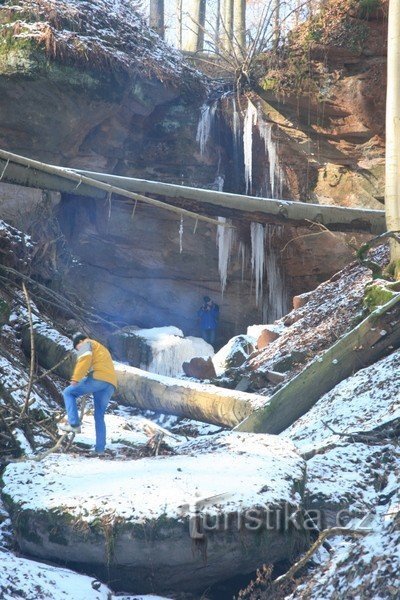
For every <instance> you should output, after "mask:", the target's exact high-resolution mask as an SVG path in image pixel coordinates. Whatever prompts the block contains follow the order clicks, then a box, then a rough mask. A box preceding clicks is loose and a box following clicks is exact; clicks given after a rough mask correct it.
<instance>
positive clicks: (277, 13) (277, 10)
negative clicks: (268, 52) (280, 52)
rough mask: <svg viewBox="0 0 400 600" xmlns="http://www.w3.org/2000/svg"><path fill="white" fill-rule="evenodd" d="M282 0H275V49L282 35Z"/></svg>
mask: <svg viewBox="0 0 400 600" xmlns="http://www.w3.org/2000/svg"><path fill="white" fill-rule="evenodd" d="M280 9H281V0H275V6H274V50H275V51H277V49H278V46H279V39H280V35H281V10H280Z"/></svg>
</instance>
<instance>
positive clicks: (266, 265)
mask: <svg viewBox="0 0 400 600" xmlns="http://www.w3.org/2000/svg"><path fill="white" fill-rule="evenodd" d="M282 230H283V228H282V226H280V225H273V224H269V223H267V225H265V227H264V226H263V225H261V223H251V230H250V233H251V269H252V273H253V277H254V280H255V295H256V303H257V305H262V309H263V321H264V322H265V323H273V322H274V321H275V320H276V319H280V318H281V317H282V316H283V315H285V314H286V313H287V311H288V308H289V306H288V294H287V290H286V284H285V278H284V275H283V272H282V266H281V261H280V257H279V253H278V251H277V247H276V244H275V243H274V241H276V240H277V239H281V238H282ZM265 279H266V286H265ZM265 287H266V288H267V294H266V295H265V297H264V288H265Z"/></svg>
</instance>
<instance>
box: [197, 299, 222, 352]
mask: <svg viewBox="0 0 400 600" xmlns="http://www.w3.org/2000/svg"><path fill="white" fill-rule="evenodd" d="M203 300H204V304H203V306H202V307H201V308H200V310H199V311H198V312H197V316H198V317H199V319H200V330H201V337H202V338H203V340H205V341H206V342H208V343H209V344H211V345H212V346H214V344H215V338H216V333H217V325H218V318H219V306H218V304H215V302H213V301H212V300H211V298H209V297H208V296H204V298H203Z"/></svg>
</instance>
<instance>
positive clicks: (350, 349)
mask: <svg viewBox="0 0 400 600" xmlns="http://www.w3.org/2000/svg"><path fill="white" fill-rule="evenodd" d="M399 346H400V294H396V295H394V297H393V298H391V299H390V300H389V301H388V302H387V303H386V304H384V305H383V306H380V307H378V308H377V309H376V310H374V311H373V312H372V313H371V314H370V315H369V316H368V317H367V318H365V319H364V320H363V321H362V322H361V323H360V324H359V325H358V326H357V327H355V328H354V329H352V330H351V331H350V332H349V333H347V334H346V335H344V336H343V337H342V338H341V339H340V340H339V341H338V342H336V344H334V345H333V346H331V347H330V348H329V350H327V351H326V352H325V353H324V354H322V355H321V356H319V357H317V358H316V359H315V360H314V361H313V362H312V363H311V364H309V365H308V366H307V367H306V368H305V369H304V370H303V371H302V372H301V373H299V375H297V376H296V377H294V378H293V379H292V380H291V381H289V382H288V383H287V384H286V385H285V386H283V387H282V388H281V389H280V390H278V391H277V392H276V393H275V394H273V395H272V396H271V397H270V398H269V400H268V401H267V403H266V405H265V406H264V407H263V408H260V409H258V410H256V411H255V412H254V413H253V414H251V415H250V416H249V417H247V418H246V419H245V420H244V421H243V422H242V423H240V425H239V426H238V427H236V430H237V431H247V432H253V433H274V434H278V433H281V432H282V431H284V430H285V429H287V428H288V427H290V425H292V424H293V423H294V422H295V421H297V419H299V418H300V417H301V416H302V415H304V414H305V413H306V412H308V411H309V410H310V408H312V407H313V406H314V404H316V402H317V401H318V400H319V399H320V398H321V397H322V396H323V395H324V394H326V393H327V392H329V391H330V390H331V389H333V388H334V387H335V385H337V384H338V383H340V382H341V381H343V380H344V379H346V378H347V377H349V376H350V375H352V374H353V373H355V372H356V371H359V370H360V369H361V368H363V367H366V366H367V365H370V364H372V363H374V362H376V361H377V360H379V359H381V358H382V357H384V356H386V355H387V354H389V353H390V352H391V351H393V349H395V348H398V347H399ZM393 376H395V375H393Z"/></svg>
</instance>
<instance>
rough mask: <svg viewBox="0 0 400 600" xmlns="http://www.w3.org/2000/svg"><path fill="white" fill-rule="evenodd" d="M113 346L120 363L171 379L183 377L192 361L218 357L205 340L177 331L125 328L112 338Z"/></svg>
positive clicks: (166, 328)
mask: <svg viewBox="0 0 400 600" xmlns="http://www.w3.org/2000/svg"><path fill="white" fill-rule="evenodd" d="M110 345H111V348H112V350H113V351H114V354H115V356H116V357H117V358H118V359H119V360H126V361H128V362H129V364H131V365H132V366H134V367H139V368H140V369H144V370H146V371H150V372H151V373H158V374H159V375H167V376H171V377H174V376H179V375H183V368H182V364H183V363H184V362H189V361H190V360H191V359H192V358H195V357H199V358H205V359H207V358H209V357H210V356H214V349H213V347H212V346H211V345H210V344H207V342H205V341H204V340H203V339H201V338H197V337H190V336H189V337H184V335H183V333H182V331H181V330H180V329H178V328H177V327H153V328H151V329H137V328H131V327H125V328H124V329H122V330H120V331H118V332H117V333H114V334H113V335H112V336H111V337H110Z"/></svg>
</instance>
